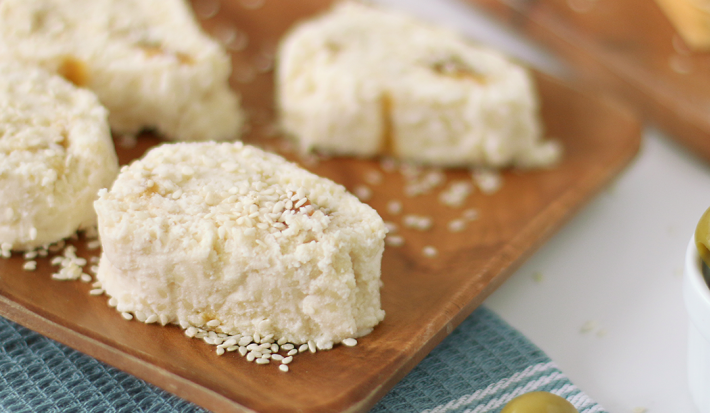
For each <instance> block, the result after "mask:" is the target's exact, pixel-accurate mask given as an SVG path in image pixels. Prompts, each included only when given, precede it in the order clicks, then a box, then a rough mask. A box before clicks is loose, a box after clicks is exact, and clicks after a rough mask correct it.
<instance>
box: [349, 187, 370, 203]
mask: <svg viewBox="0 0 710 413" xmlns="http://www.w3.org/2000/svg"><path fill="white" fill-rule="evenodd" d="M353 193H354V194H355V196H356V197H358V199H359V200H360V201H363V202H365V201H369V200H370V199H372V189H370V188H369V187H367V186H365V185H358V186H356V187H355V189H354V190H353Z"/></svg>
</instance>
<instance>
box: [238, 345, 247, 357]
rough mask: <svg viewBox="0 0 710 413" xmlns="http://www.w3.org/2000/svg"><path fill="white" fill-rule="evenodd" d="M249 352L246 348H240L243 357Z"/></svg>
mask: <svg viewBox="0 0 710 413" xmlns="http://www.w3.org/2000/svg"><path fill="white" fill-rule="evenodd" d="M248 351H249V350H247V348H246V347H244V346H240V347H239V354H240V355H241V356H242V357H244V356H246V354H247V352H248Z"/></svg>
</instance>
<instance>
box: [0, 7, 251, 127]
mask: <svg viewBox="0 0 710 413" xmlns="http://www.w3.org/2000/svg"><path fill="white" fill-rule="evenodd" d="M0 58H12V59H18V60H21V61H24V62H28V63H32V64H38V65H41V66H43V67H44V68H46V69H47V70H50V71H53V72H56V73H59V74H61V75H63V76H64V77H65V78H67V79H69V80H71V81H72V82H74V83H75V84H77V85H79V86H83V87H87V88H89V89H91V90H93V91H94V92H95V93H96V94H97V95H98V97H99V100H100V101H101V103H102V104H103V105H104V106H106V108H108V110H109V122H110V124H111V127H112V128H113V130H114V131H115V132H118V133H129V134H135V133H137V132H139V131H140V130H142V129H145V128H151V129H152V128H154V129H157V131H158V132H159V133H160V134H162V135H163V136H165V137H166V138H168V139H172V140H179V141H184V140H197V141H199V140H223V139H236V138H238V137H239V131H240V128H241V125H242V123H243V119H244V115H243V113H242V111H241V109H240V107H239V99H238V97H237V95H236V94H235V93H234V92H233V91H232V90H231V89H230V88H229V85H228V78H229V76H230V74H231V61H230V58H229V56H228V55H227V53H226V52H225V51H224V50H223V49H222V48H221V47H220V45H219V44H218V43H217V42H215V41H213V40H212V39H210V38H209V37H208V36H207V35H205V34H204V33H203V32H202V31H201V29H200V27H199V25H198V24H197V22H196V20H195V18H194V16H193V14H192V12H191V10H190V8H189V6H188V5H187V4H186V2H185V1H184V0H162V1H144V0H33V1H26V0H3V1H0Z"/></svg>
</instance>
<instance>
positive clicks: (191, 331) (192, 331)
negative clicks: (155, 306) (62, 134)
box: [145, 314, 197, 337]
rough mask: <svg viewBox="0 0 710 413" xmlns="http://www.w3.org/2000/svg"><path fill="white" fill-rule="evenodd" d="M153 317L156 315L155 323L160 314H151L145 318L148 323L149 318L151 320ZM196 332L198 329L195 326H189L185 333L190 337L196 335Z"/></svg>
mask: <svg viewBox="0 0 710 413" xmlns="http://www.w3.org/2000/svg"><path fill="white" fill-rule="evenodd" d="M152 317H155V320H153V321H152V322H153V323H154V322H155V321H157V319H158V316H156V315H155V314H153V315H151V316H150V317H148V318H147V319H146V320H145V321H146V323H147V322H148V320H151V318H152ZM195 334H197V329H196V328H195V327H188V328H187V329H186V330H185V335H186V336H188V337H195Z"/></svg>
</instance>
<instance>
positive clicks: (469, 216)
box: [462, 208, 479, 221]
mask: <svg viewBox="0 0 710 413" xmlns="http://www.w3.org/2000/svg"><path fill="white" fill-rule="evenodd" d="M478 215H479V214H478V210H476V209H473V208H469V209H467V210H465V211H463V215H462V216H463V218H464V219H466V220H468V221H475V220H477V219H478Z"/></svg>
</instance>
